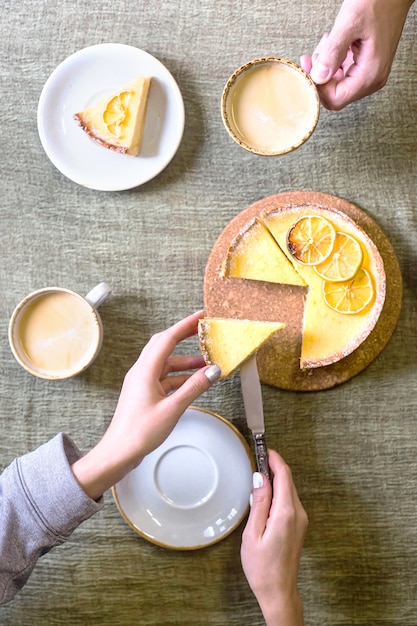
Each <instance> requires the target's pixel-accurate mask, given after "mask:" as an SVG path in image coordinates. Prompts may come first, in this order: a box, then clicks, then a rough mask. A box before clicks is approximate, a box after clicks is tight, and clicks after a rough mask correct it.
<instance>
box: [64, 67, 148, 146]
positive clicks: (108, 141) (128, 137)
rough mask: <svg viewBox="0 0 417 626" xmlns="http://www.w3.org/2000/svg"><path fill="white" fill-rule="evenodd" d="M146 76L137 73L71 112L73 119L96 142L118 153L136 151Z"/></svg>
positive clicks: (143, 116) (143, 114)
mask: <svg viewBox="0 0 417 626" xmlns="http://www.w3.org/2000/svg"><path fill="white" fill-rule="evenodd" d="M150 84H151V78H150V77H143V76H138V77H137V78H135V79H134V80H132V81H131V82H130V83H128V84H127V85H125V86H124V87H122V88H121V89H119V90H118V91H116V92H114V93H112V94H110V95H108V96H106V97H105V98H102V99H101V100H99V101H98V102H96V103H95V104H93V105H92V106H90V107H88V108H87V109H84V110H83V111H80V112H78V113H75V114H74V120H75V121H76V123H77V124H78V125H79V126H80V127H81V128H82V129H83V131H84V132H85V133H87V135H88V136H89V137H90V138H91V139H93V140H94V141H95V142H97V143H98V144H99V145H101V146H103V147H104V148H108V149H109V150H113V151H115V152H119V153H122V154H129V155H131V156H137V155H138V154H139V152H140V147H141V143H142V136H143V130H144V127H145V120H146V108H147V102H148V94H149V87H150Z"/></svg>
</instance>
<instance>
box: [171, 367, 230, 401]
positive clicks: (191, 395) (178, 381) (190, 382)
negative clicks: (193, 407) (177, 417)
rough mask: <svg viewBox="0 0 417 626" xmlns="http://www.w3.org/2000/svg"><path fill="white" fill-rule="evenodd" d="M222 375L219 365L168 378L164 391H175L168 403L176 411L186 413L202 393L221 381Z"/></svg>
mask: <svg viewBox="0 0 417 626" xmlns="http://www.w3.org/2000/svg"><path fill="white" fill-rule="evenodd" d="M220 374H221V371H220V368H219V367H217V365H209V366H207V367H203V368H202V369H200V370H198V371H197V372H194V374H192V375H190V374H179V375H177V376H168V377H167V378H165V379H164V380H163V381H162V386H163V389H164V391H165V392H166V393H167V394H168V393H170V392H171V391H175V393H173V394H172V395H169V396H168V397H167V398H166V403H167V404H168V405H170V406H171V408H172V409H175V411H181V412H183V411H185V409H186V408H187V407H188V406H189V405H190V404H192V403H193V402H194V401H195V400H196V399H197V398H198V397H199V396H201V394H202V393H204V392H205V391H207V389H209V388H210V387H211V385H212V384H213V383H214V382H215V381H216V380H218V379H219V377H220Z"/></svg>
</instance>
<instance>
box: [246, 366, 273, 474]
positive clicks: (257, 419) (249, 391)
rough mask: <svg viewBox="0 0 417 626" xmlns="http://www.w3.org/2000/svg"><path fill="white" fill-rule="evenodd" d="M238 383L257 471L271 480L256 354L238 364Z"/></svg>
mask: <svg viewBox="0 0 417 626" xmlns="http://www.w3.org/2000/svg"><path fill="white" fill-rule="evenodd" d="M240 384H241V387H242V395H243V404H244V406H245V413H246V421H247V424H248V427H249V428H250V430H251V431H252V435H253V440H254V442H255V454H256V463H257V466H258V472H261V473H262V474H265V475H266V476H267V477H268V478H269V480H271V472H270V470H269V464H268V450H267V447H266V443H265V424H264V412H263V404H262V389H261V382H260V380H259V374H258V367H257V365H256V355H253V356H251V357H250V358H249V359H247V361H245V362H244V363H242V365H241V366H240Z"/></svg>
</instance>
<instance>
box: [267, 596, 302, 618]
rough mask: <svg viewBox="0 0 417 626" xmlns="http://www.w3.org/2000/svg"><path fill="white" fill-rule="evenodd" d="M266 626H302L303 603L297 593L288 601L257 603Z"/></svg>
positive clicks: (275, 600)
mask: <svg viewBox="0 0 417 626" xmlns="http://www.w3.org/2000/svg"><path fill="white" fill-rule="evenodd" d="M259 605H260V607H261V610H262V614H263V616H264V618H265V623H266V626H304V617H303V603H302V600H301V596H300V594H299V593H298V592H297V593H296V594H295V595H294V596H293V597H291V598H288V599H282V600H279V599H276V598H274V599H273V601H272V602H259Z"/></svg>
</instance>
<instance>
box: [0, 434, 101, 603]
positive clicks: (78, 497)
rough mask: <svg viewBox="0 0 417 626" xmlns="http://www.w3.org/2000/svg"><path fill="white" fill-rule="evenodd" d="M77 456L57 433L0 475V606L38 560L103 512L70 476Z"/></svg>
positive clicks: (17, 588) (21, 585)
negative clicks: (94, 516)
mask: <svg viewBox="0 0 417 626" xmlns="http://www.w3.org/2000/svg"><path fill="white" fill-rule="evenodd" d="M80 457H81V453H80V451H79V450H78V448H77V447H76V445H75V444H74V442H73V441H72V439H71V438H70V437H69V436H68V435H65V434H63V433H60V434H59V435H57V436H56V437H54V438H53V439H51V441H49V442H48V443H46V444H44V445H42V446H41V447H40V448H38V449H37V450H35V451H34V452H30V453H29V454H26V455H24V456H22V457H20V458H17V459H15V460H14V461H13V463H12V464H11V465H9V467H7V468H6V469H5V470H4V472H3V473H2V474H1V476H0V604H4V603H6V602H8V601H9V600H11V599H12V598H13V597H14V596H15V594H16V593H17V592H18V591H19V590H20V589H21V588H22V587H23V585H24V584H25V583H26V581H27V579H28V578H29V575H30V573H31V572H32V570H33V568H34V567H35V564H36V561H37V560H38V558H39V557H40V556H42V555H43V554H45V553H46V552H48V551H49V550H50V549H51V548H53V547H54V546H57V545H59V544H61V543H64V541H66V540H67V539H68V537H69V536H70V535H71V533H72V532H73V531H74V530H75V529H76V528H77V526H79V525H80V524H81V523H82V522H83V521H84V520H86V519H88V518H89V517H91V516H92V515H93V514H94V513H96V512H97V511H99V510H100V509H101V508H102V507H103V499H102V498H101V499H100V500H99V501H97V502H95V501H94V500H91V499H90V498H89V497H88V496H87V495H86V493H85V492H84V491H83V490H82V488H81V487H80V486H79V484H78V483H77V481H76V479H75V477H74V475H73V473H72V471H71V467H70V465H71V464H72V463H74V462H75V461H76V460H78V459H79V458H80Z"/></svg>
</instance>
